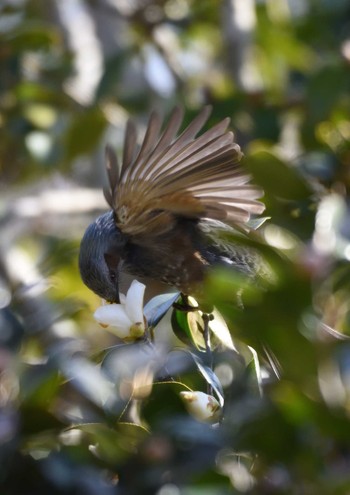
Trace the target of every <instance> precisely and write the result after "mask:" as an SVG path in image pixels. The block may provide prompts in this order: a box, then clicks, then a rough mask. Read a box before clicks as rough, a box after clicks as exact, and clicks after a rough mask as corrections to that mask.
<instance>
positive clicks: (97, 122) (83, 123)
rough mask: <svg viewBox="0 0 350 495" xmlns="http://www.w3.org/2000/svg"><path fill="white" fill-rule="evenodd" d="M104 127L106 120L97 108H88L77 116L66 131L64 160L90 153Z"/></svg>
mask: <svg viewBox="0 0 350 495" xmlns="http://www.w3.org/2000/svg"><path fill="white" fill-rule="evenodd" d="M106 126H107V121H106V118H105V116H104V114H103V112H102V111H101V110H100V109H99V108H90V109H88V110H86V111H85V112H84V113H81V114H79V115H77V116H76V117H75V119H74V120H73V121H72V123H71V125H70V126H69V128H68V129H67V131H66V135H65V152H66V158H67V159H68V160H72V159H74V158H76V157H77V156H79V155H83V154H86V153H89V152H90V151H92V150H93V149H94V148H95V147H96V146H97V144H98V142H99V140H100V138H101V135H102V133H103V131H104V130H105V128H106Z"/></svg>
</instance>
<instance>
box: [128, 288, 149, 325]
mask: <svg viewBox="0 0 350 495" xmlns="http://www.w3.org/2000/svg"><path fill="white" fill-rule="evenodd" d="M145 289H146V286H145V285H144V284H141V283H140V282H138V281H137V280H133V281H132V283H131V285H130V287H129V290H128V293H127V294H126V304H125V310H126V313H127V315H128V316H129V318H130V320H131V321H132V322H133V323H143V296H144V294H145Z"/></svg>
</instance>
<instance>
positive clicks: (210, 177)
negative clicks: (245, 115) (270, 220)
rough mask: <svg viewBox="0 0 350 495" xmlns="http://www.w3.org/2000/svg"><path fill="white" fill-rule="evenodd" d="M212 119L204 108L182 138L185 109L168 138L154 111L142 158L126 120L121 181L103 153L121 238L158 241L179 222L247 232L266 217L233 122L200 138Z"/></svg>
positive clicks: (112, 157) (167, 129)
mask: <svg viewBox="0 0 350 495" xmlns="http://www.w3.org/2000/svg"><path fill="white" fill-rule="evenodd" d="M210 112H211V107H209V106H207V107H205V108H204V109H203V110H202V111H201V112H200V113H199V114H198V115H197V117H196V118H195V119H194V120H193V121H192V122H191V123H190V124H189V125H188V126H187V127H186V128H185V130H184V131H183V132H182V133H181V134H180V135H179V136H177V133H178V131H179V129H180V126H181V123H182V119H183V111H182V109H181V108H180V107H176V108H175V109H174V110H173V112H172V114H171V116H170V118H169V121H168V124H167V125H166V126H165V128H164V130H163V131H161V127H162V120H161V118H160V116H159V114H158V113H157V112H152V114H151V116H150V119H149V121H148V125H147V130H146V133H145V136H144V139H143V141H142V144H141V147H140V148H139V150H138V151H137V146H136V129H135V126H134V124H133V123H132V122H131V121H129V122H128V124H127V128H126V133H125V140H124V154H123V162H122V167H121V170H120V174H119V171H118V162H117V159H116V157H115V155H114V153H113V152H112V151H111V150H110V148H108V149H107V150H106V157H107V172H108V178H109V184H110V190H109V191H105V196H106V199H107V201H108V203H109V204H110V205H111V206H112V207H113V209H114V210H115V213H116V218H117V223H118V226H119V228H120V229H121V230H122V231H123V232H124V233H127V234H129V235H134V236H142V235H144V236H149V235H154V236H156V235H159V234H160V233H162V232H165V231H167V230H170V229H171V228H172V226H173V224H174V222H175V221H176V218H177V217H178V216H185V217H190V218H194V219H195V218H198V219H200V218H203V217H206V218H212V219H214V220H220V221H225V222H227V223H230V224H233V225H234V226H236V227H237V226H238V227H239V228H244V227H245V224H246V222H248V220H249V218H250V215H251V214H260V213H262V211H263V210H264V205H263V203H261V202H260V201H257V199H258V198H260V197H261V196H262V190H261V189H260V188H258V187H255V186H253V185H251V184H249V181H250V176H249V174H247V173H246V172H245V171H244V170H243V169H242V167H241V166H240V163H239V162H240V159H241V157H242V153H241V150H240V147H239V146H238V145H237V144H236V143H235V142H234V137H233V134H232V132H230V131H228V130H227V128H228V125H229V122H230V119H228V118H226V119H224V120H222V121H221V122H219V123H218V124H216V125H215V126H213V127H212V128H211V129H209V130H207V131H206V132H204V133H203V134H201V135H200V136H199V137H196V136H197V134H198V133H199V131H200V130H201V129H202V127H203V126H204V124H205V123H206V121H207V120H208V118H209V115H210Z"/></svg>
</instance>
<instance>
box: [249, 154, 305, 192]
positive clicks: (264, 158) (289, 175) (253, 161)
mask: <svg viewBox="0 0 350 495" xmlns="http://www.w3.org/2000/svg"><path fill="white" fill-rule="evenodd" d="M246 166H247V168H248V169H249V170H250V171H251V172H252V174H253V176H254V179H255V180H256V182H257V183H258V184H260V185H261V186H262V187H263V188H264V190H265V192H266V193H267V194H268V195H269V194H271V195H272V196H275V197H277V198H283V199H287V200H301V199H306V198H308V197H309V196H310V195H311V194H312V189H311V187H310V186H309V185H308V183H307V182H306V181H305V180H304V178H303V177H302V176H301V175H300V174H299V173H298V171H297V170H296V169H295V168H292V167H290V166H289V165H287V163H285V162H283V161H282V160H280V159H279V158H277V156H275V155H273V154H272V153H269V152H267V151H258V152H254V153H251V154H250V155H249V156H248V157H247V159H246Z"/></svg>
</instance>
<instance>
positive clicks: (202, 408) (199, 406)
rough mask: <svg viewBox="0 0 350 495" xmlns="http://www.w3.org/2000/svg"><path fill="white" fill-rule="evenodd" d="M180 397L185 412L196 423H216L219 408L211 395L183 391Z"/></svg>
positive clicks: (219, 411)
mask: <svg viewBox="0 0 350 495" xmlns="http://www.w3.org/2000/svg"><path fill="white" fill-rule="evenodd" d="M180 396H181V398H182V400H183V401H184V403H185V406H186V409H187V411H188V412H189V413H190V414H191V415H192V416H193V417H194V418H196V419H197V420H198V421H202V422H204V423H214V422H216V421H218V419H219V416H220V413H221V407H220V404H219V402H218V401H217V400H216V399H215V397H213V396H212V395H208V394H205V393H204V392H198V391H197V392H192V391H183V392H180Z"/></svg>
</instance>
